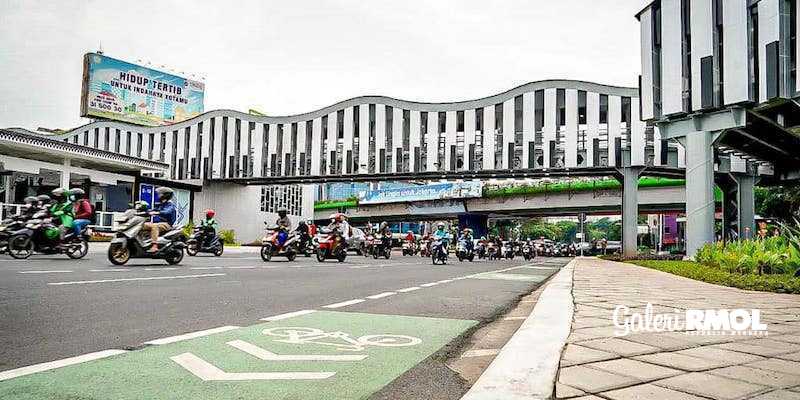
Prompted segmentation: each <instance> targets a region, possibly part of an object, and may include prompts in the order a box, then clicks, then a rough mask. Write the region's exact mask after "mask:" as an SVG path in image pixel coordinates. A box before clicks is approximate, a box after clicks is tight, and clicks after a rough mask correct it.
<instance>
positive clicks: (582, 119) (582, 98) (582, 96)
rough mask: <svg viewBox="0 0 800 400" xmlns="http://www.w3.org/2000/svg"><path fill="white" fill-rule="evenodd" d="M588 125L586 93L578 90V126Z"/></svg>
mask: <svg viewBox="0 0 800 400" xmlns="http://www.w3.org/2000/svg"><path fill="white" fill-rule="evenodd" d="M585 124H586V91H585V90H578V125H585Z"/></svg>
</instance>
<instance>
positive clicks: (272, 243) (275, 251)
mask: <svg viewBox="0 0 800 400" xmlns="http://www.w3.org/2000/svg"><path fill="white" fill-rule="evenodd" d="M281 232H282V230H281V229H277V228H272V229H267V231H266V233H265V234H264V237H263V238H262V239H261V259H262V260H264V261H265V262H268V261H270V260H271V259H272V257H273V256H283V257H286V259H287V260H289V261H294V259H295V258H296V257H297V251H298V248H297V243H298V241H297V235H292V234H287V235H288V236H287V238H286V240H285V241H284V242H283V245H280V244H279V241H278V234H280V233H281Z"/></svg>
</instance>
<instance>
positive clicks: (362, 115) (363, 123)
mask: <svg viewBox="0 0 800 400" xmlns="http://www.w3.org/2000/svg"><path fill="white" fill-rule="evenodd" d="M358 163H359V166H358V172H359V173H361V174H367V173H369V104H362V105H361V106H360V107H359V110H358Z"/></svg>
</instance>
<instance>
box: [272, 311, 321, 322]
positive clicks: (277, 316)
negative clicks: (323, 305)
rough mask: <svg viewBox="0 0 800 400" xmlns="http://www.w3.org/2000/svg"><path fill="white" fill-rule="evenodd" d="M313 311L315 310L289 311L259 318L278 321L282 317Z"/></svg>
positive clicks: (296, 315)
mask: <svg viewBox="0 0 800 400" xmlns="http://www.w3.org/2000/svg"><path fill="white" fill-rule="evenodd" d="M314 311H315V310H300V311H295V312H290V313H286V314H278V315H273V316H271V317H267V318H261V321H280V320H282V319H287V318H292V317H299V316H301V315H306V314H311V313H313V312H314Z"/></svg>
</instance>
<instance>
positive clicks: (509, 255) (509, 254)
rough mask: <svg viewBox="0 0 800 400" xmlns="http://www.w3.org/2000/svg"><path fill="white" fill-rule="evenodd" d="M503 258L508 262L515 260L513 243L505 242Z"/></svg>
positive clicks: (502, 251)
mask: <svg viewBox="0 0 800 400" xmlns="http://www.w3.org/2000/svg"><path fill="white" fill-rule="evenodd" d="M501 253H502V255H501V256H502V257H503V258H505V259H508V260H513V259H514V243H513V242H510V241H508V242H505V243H503V249H502V250H501Z"/></svg>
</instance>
